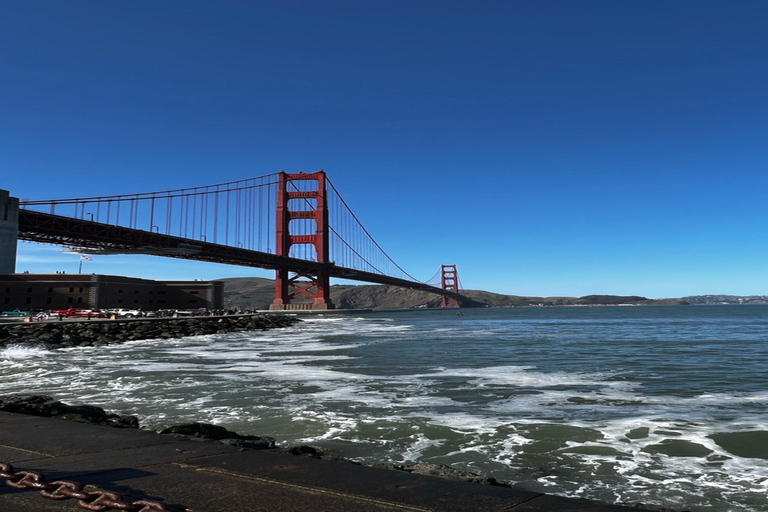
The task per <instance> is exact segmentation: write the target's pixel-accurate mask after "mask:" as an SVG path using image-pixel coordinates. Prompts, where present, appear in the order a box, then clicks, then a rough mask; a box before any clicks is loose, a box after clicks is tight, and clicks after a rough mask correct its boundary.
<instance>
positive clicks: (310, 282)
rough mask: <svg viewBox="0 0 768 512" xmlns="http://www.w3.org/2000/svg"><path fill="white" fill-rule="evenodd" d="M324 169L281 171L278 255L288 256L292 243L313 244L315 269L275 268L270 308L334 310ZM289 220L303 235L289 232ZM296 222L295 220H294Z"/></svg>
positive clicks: (278, 196) (278, 201)
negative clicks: (326, 266) (273, 289)
mask: <svg viewBox="0 0 768 512" xmlns="http://www.w3.org/2000/svg"><path fill="white" fill-rule="evenodd" d="M326 198H327V195H326V179H325V172H323V171H319V172H316V173H311V174H305V173H298V174H288V173H285V172H281V173H280V179H279V182H278V190H277V246H276V249H277V255H278V256H285V257H290V256H291V254H290V253H291V247H292V246H294V245H310V246H312V247H314V250H315V256H316V261H317V262H318V263H320V264H321V265H319V267H318V269H317V271H316V272H308V271H298V270H290V269H280V270H277V275H276V277H275V300H274V301H273V302H272V304H271V305H270V306H269V309H270V310H273V311H283V310H324V309H334V305H333V302H331V296H330V281H331V280H330V274H329V272H328V271H327V270H326V269H325V268H324V265H322V264H326V263H330V261H329V249H328V246H329V244H328V235H329V229H328V204H327V200H326ZM292 221H294V222H293V224H294V225H296V227H297V228H299V229H300V230H301V231H302V234H293V233H292ZM295 221H298V222H295Z"/></svg>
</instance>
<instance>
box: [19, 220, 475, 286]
mask: <svg viewBox="0 0 768 512" xmlns="http://www.w3.org/2000/svg"><path fill="white" fill-rule="evenodd" d="M19 239H21V240H27V241H31V242H40V243H48V244H56V245H66V246H70V247H76V248H86V249H90V250H91V252H93V253H96V254H132V253H133V254H154V255H158V256H168V257H172V258H182V259H190V260H198V261H208V262H212V263H224V264H228V265H239V266H244V267H257V268H266V269H272V270H285V269H287V270H291V271H305V272H317V270H318V269H319V268H326V269H327V270H328V272H329V275H330V276H331V277H337V278H341V279H349V280H352V281H362V282H366V283H376V284H386V285H392V286H400V287H403V288H413V289H416V290H423V291H427V292H431V293H436V294H439V295H447V296H452V297H456V298H460V297H461V296H460V295H458V294H456V293H454V292H450V291H447V290H443V289H442V288H438V287H436V286H431V285H428V284H425V283H419V282H416V281H409V280H407V279H400V278H397V277H391V276H386V275H382V274H376V273H374V272H366V271H363V270H356V269H352V268H345V267H339V266H337V265H335V264H333V263H318V262H316V261H309V260H302V259H299V258H289V257H285V256H277V255H275V254H271V253H267V252H261V251H253V250H250V249H244V248H241V247H232V246H229V245H222V244H215V243H212V242H207V241H203V240H193V239H189V238H181V237H176V236H171V235H164V234H161V233H155V232H153V231H144V230H141V229H132V228H126V227H122V226H115V225H111V224H104V223H100V222H92V221H90V220H83V219H77V218H74V217H64V216H61V215H52V214H49V213H42V212H37V211H34V210H27V209H20V210H19ZM83 252H85V251H83Z"/></svg>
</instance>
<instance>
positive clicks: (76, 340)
mask: <svg viewBox="0 0 768 512" xmlns="http://www.w3.org/2000/svg"><path fill="white" fill-rule="evenodd" d="M300 321H301V320H300V319H299V318H297V317H295V316H287V315H265V314H248V315H231V316H203V317H192V318H142V319H126V320H82V321H76V322H73V321H67V322H28V323H26V322H25V323H14V324H7V325H0V346H7V345H16V344H36V345H44V346H46V347H48V348H64V347H76V346H99V345H108V344H112V343H122V342H125V341H134V340H148V339H168V338H181V337H185V336H199V335H203V334H220V333H228V332H245V331H263V330H267V329H277V328H281V327H290V326H292V325H295V324H296V323H298V322H300Z"/></svg>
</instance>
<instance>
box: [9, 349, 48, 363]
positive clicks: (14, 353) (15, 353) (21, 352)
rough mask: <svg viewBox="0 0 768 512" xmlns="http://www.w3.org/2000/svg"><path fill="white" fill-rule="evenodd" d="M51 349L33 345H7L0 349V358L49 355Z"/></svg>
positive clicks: (14, 359) (13, 358) (15, 358)
mask: <svg viewBox="0 0 768 512" xmlns="http://www.w3.org/2000/svg"><path fill="white" fill-rule="evenodd" d="M50 354H51V351H50V350H47V349H45V348H43V347H40V346H35V345H8V346H7V347H4V348H3V349H1V350H0V360H5V361H18V360H22V359H36V358H40V357H44V356H47V355H50Z"/></svg>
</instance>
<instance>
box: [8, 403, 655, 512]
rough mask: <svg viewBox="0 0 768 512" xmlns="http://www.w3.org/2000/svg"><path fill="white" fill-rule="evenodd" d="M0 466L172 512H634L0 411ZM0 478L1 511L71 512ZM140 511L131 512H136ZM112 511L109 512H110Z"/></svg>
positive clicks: (72, 506)
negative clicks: (160, 505)
mask: <svg viewBox="0 0 768 512" xmlns="http://www.w3.org/2000/svg"><path fill="white" fill-rule="evenodd" d="M0 462H3V463H6V464H11V465H12V466H13V471H15V472H19V471H38V472H40V473H42V474H43V476H44V478H45V481H47V482H53V481H55V480H69V481H74V482H77V483H80V484H83V485H85V486H86V487H85V491H86V492H91V491H94V490H95V489H96V488H98V489H101V490H105V491H113V492H117V493H120V494H121V495H122V496H123V498H122V501H123V503H128V504H133V503H135V502H136V501H139V500H153V501H160V502H162V503H163V504H165V506H166V507H167V508H168V510H171V511H173V512H182V511H189V512H191V511H196V512H258V511H264V512H267V511H268V512H303V511H307V512H545V511H546V512H631V511H635V512H638V511H640V510H642V509H638V508H628V507H621V506H617V505H608V504H602V503H596V502H591V501H585V500H576V499H568V498H561V497H556V496H550V495H545V494H538V493H533V492H528V491H522V490H516V489H511V488H507V487H501V486H491V485H482V484H477V483H471V482H464V481H453V480H445V479H442V478H437V477H431V476H422V475H414V474H411V473H406V472H402V471H393V470H387V469H378V468H372V467H367V466H360V465H357V464H353V463H350V462H344V461H330V460H321V459H314V458H309V457H303V456H296V455H289V454H286V453H283V452H278V451H277V450H269V449H268V450H242V449H240V448H237V447H234V446H229V445H225V444H222V443H219V442H215V441H192V440H186V439H184V440H182V439H179V438H177V437H175V436H169V435H162V434H157V433H154V432H149V431H145V430H136V429H119V428H114V427H108V426H101V425H93V424H87V423H76V422H73V421H67V420H62V419H55V418H43V417H38V416H28V415H24V414H18V413H10V412H2V411H0ZM4 482H5V481H4V480H2V479H0V510H2V511H3V512H74V511H75V510H81V509H80V508H78V507H77V504H76V499H67V500H64V501H53V500H51V499H47V498H44V497H42V496H40V494H39V492H38V491H37V490H34V489H24V490H17V489H13V488H11V487H8V486H6V485H2V483H4ZM140 509H141V507H138V508H136V509H134V510H136V511H137V512H138V510H140ZM108 510H113V509H108Z"/></svg>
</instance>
